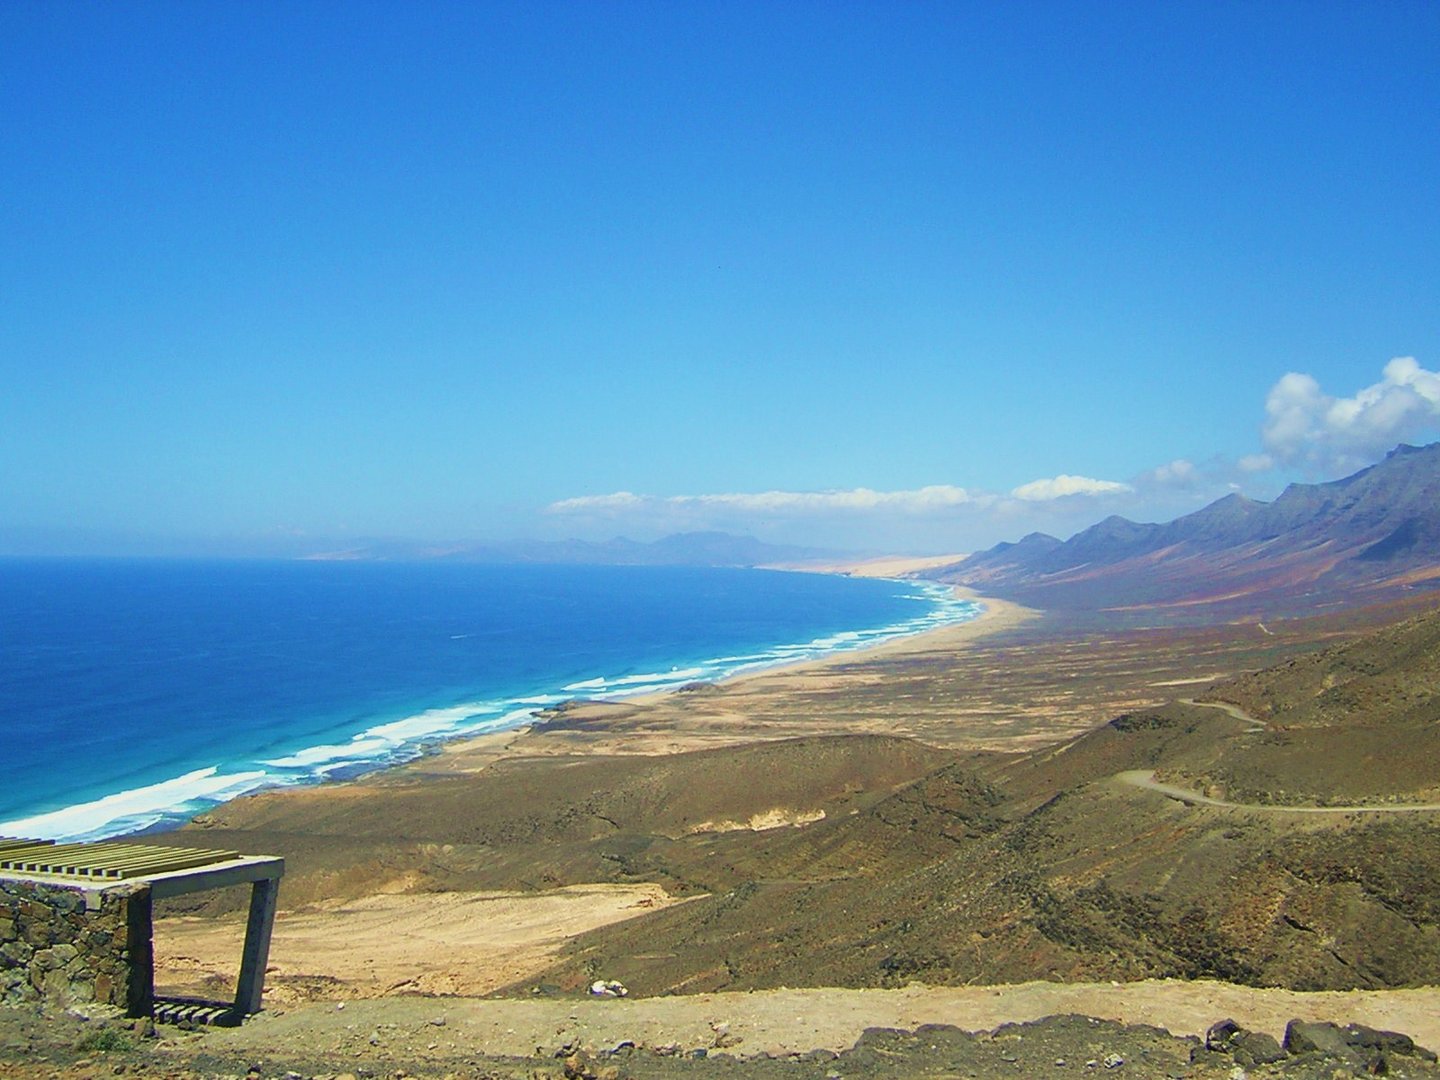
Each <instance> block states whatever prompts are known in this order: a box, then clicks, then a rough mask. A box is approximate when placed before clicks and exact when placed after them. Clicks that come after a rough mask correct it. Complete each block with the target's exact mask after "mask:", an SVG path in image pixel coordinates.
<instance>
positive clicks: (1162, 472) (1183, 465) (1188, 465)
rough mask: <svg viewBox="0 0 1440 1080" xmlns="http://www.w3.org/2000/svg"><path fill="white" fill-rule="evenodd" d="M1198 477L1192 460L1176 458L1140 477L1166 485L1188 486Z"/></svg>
mask: <svg viewBox="0 0 1440 1080" xmlns="http://www.w3.org/2000/svg"><path fill="white" fill-rule="evenodd" d="M1199 477H1200V471H1199V470H1198V469H1196V468H1195V465H1194V464H1193V463H1192V462H1189V461H1186V460H1185V459H1184V458H1176V459H1175V460H1174V461H1172V462H1170V463H1169V464H1168V465H1161V466H1159V467H1158V468H1154V469H1151V470H1150V471H1149V472H1148V473H1145V474H1144V475H1143V476H1142V477H1141V479H1142V480H1144V481H1147V482H1149V483H1152V484H1161V485H1163V486H1166V487H1188V486H1189V485H1191V484H1193V483H1195V481H1196V480H1197V479H1199ZM1137 482H1138V481H1137Z"/></svg>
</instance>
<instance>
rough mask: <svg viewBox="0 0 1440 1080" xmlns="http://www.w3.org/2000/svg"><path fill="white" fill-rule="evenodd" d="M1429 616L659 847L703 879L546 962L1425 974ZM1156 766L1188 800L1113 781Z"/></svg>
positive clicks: (1331, 978)
mask: <svg viewBox="0 0 1440 1080" xmlns="http://www.w3.org/2000/svg"><path fill="white" fill-rule="evenodd" d="M1437 638H1440V612H1437V613H1434V614H1431V615H1428V616H1425V617H1422V618H1419V619H1415V620H1411V621H1410V622H1408V623H1406V624H1403V625H1401V626H1399V627H1396V628H1394V629H1392V630H1388V631H1384V632H1382V633H1380V634H1378V635H1372V636H1369V637H1366V638H1363V639H1361V640H1360V641H1359V642H1357V643H1354V644H1352V645H1349V646H1344V647H1340V648H1337V649H1332V650H1327V651H1325V652H1322V653H1319V654H1316V655H1315V656H1313V657H1310V658H1307V659H1304V660H1300V661H1295V662H1292V663H1289V664H1285V665H1282V666H1281V667H1279V668H1277V669H1275V670H1272V671H1267V672H1264V673H1260V674H1258V675H1254V676H1247V677H1244V678H1242V679H1239V680H1235V681H1232V682H1226V683H1222V684H1219V685H1217V686H1215V687H1214V688H1212V689H1211V691H1210V694H1209V697H1210V699H1211V700H1210V701H1208V702H1190V701H1186V700H1177V701H1173V702H1171V703H1170V704H1168V705H1164V706H1160V707H1156V708H1153V709H1145V710H1141V711H1138V712H1134V713H1130V714H1127V715H1123V716H1120V717H1117V718H1115V719H1114V720H1112V721H1111V722H1110V723H1109V724H1107V725H1105V726H1103V727H1101V728H1099V729H1097V730H1094V731H1092V732H1089V733H1087V734H1085V735H1083V736H1081V737H1079V738H1077V739H1074V740H1072V741H1070V742H1068V743H1065V744H1062V745H1061V746H1059V747H1055V748H1048V749H1043V750H1038V751H1033V752H1030V753H1027V754H1023V755H1018V756H1008V755H994V756H974V757H966V758H961V759H959V760H957V761H955V762H953V763H951V764H949V765H947V766H944V767H942V768H940V769H938V770H937V771H934V772H932V773H930V774H929V775H927V776H925V777H924V778H922V779H920V780H918V781H916V782H914V783H911V784H909V785H906V786H904V787H903V788H901V789H900V790H898V791H896V792H895V793H894V794H892V795H890V796H888V797H887V798H885V799H882V800H880V801H879V802H877V803H875V804H874V805H871V806H855V807H852V809H853V812H852V813H847V814H845V815H843V816H835V817H828V818H827V819H825V820H823V821H819V822H816V823H814V824H811V825H807V826H806V827H805V828H803V829H798V830H783V831H781V832H777V833H766V834H759V835H757V834H753V833H729V834H724V835H714V836H708V837H704V838H700V837H696V838H694V839H693V840H692V841H691V842H690V843H687V844H679V845H669V846H667V848H666V850H665V854H664V859H665V864H666V869H667V873H668V874H669V875H670V876H671V879H672V880H685V881H688V882H689V883H690V884H691V886H692V887H704V888H707V889H708V890H710V891H711V893H712V894H711V895H710V896H709V897H707V898H704V899H697V900H695V901H692V902H691V903H688V904H684V905H680V906H677V907H673V908H670V909H667V910H665V911H662V912H658V913H656V914H655V915H652V916H649V917H647V918H644V919H641V920H635V921H632V922H629V923H621V924H618V925H615V926H611V927H608V928H605V929H602V930H598V931H595V932H593V933H591V934H589V935H586V936H585V937H583V938H582V939H580V941H579V942H578V943H577V945H576V946H575V947H574V948H573V949H572V951H571V955H570V956H569V957H568V958H567V959H566V960H565V961H564V962H563V963H562V964H560V965H559V966H557V967H556V968H555V969H554V970H553V971H552V973H551V975H550V978H552V979H553V980H555V981H557V982H559V983H561V984H568V983H575V982H579V981H580V980H583V979H584V978H585V977H587V976H588V975H589V974H590V973H592V972H596V971H603V972H606V973H609V976H610V977H615V978H620V979H622V980H624V981H625V982H626V983H627V984H628V985H630V986H632V987H636V988H638V989H640V990H642V991H643V992H649V993H656V992H663V991H699V990H712V989H720V988H744V987H771V986H780V985H791V986H794V985H848V986H903V985H905V984H906V983H908V982H910V981H911V980H919V981H922V982H926V983H931V984H939V983H951V984H958V983H968V982H972V981H978V982H1004V981H1020V980H1025V979H1034V978H1048V979H1058V980H1062V981H1071V980H1087V979H1119V980H1132V979H1139V978H1149V977H1176V976H1178V977H1186V978H1200V977H1209V978H1217V979H1224V980H1228V981H1233V982H1240V983H1248V984H1252V985H1260V986H1290V987H1295V988H1299V989H1320V988H1336V987H1381V986H1404V985H1422V984H1433V983H1435V982H1437V981H1440V898H1437V897H1436V895H1435V891H1434V888H1433V882H1434V881H1436V880H1440V806H1437V804H1436V803H1434V802H1428V803H1427V800H1433V799H1434V798H1435V797H1436V794H1437V791H1440V752H1437V751H1440V743H1437V742H1436V735H1435V732H1436V730H1437V728H1440V720H1437V717H1436V712H1435V710H1436V708H1437V707H1440V694H1437V690H1436V685H1435V663H1436V660H1435V657H1436V655H1437V654H1436V650H1435V642H1436V640H1437ZM1317 692H1318V696H1317ZM1381 701H1383V702H1387V703H1388V706H1387V707H1386V708H1383V709H1378V710H1376V709H1371V708H1369V706H1370V705H1371V704H1374V703H1376V702H1381ZM1246 706H1249V707H1251V708H1254V709H1255V710H1256V712H1257V714H1258V715H1257V716H1255V717H1250V716H1248V715H1247V713H1246ZM1155 772H1158V773H1159V781H1160V782H1169V783H1171V784H1172V785H1176V786H1183V787H1184V790H1185V791H1193V792H1194V793H1195V795H1197V796H1200V797H1201V798H1199V799H1182V798H1176V797H1173V796H1171V797H1167V795H1166V794H1165V793H1164V792H1163V791H1161V790H1156V789H1154V788H1147V787H1145V786H1139V785H1137V784H1136V783H1134V781H1135V780H1136V778H1137V777H1138V778H1140V779H1142V780H1144V779H1145V778H1147V777H1149V776H1150V775H1151V774H1152V773H1155ZM1277 793H1279V794H1278V796H1277ZM1206 797H1208V798H1209V799H1211V800H1212V801H1211V802H1208V803H1207V802H1205V801H1202V799H1204V798H1206ZM1277 802H1284V803H1287V804H1288V806H1280V805H1275V804H1276V803H1277ZM1399 803H1408V804H1409V805H1410V806H1411V807H1412V809H1409V810H1399V811H1396V810H1393V809H1392V810H1383V809H1379V808H1380V807H1386V806H1389V807H1392V808H1393V807H1395V806H1396V805H1397V804H1399ZM1233 804H1242V805H1233ZM1422 805H1427V806H1429V807H1430V809H1418V807H1419V806H1422ZM1327 806H1328V807H1330V808H1331V809H1330V810H1329V811H1325V810H1321V812H1315V811H1316V809H1317V808H1323V807H1327ZM1356 806H1360V807H1366V808H1374V809H1361V810H1356V809H1354V807H1356ZM1291 807H1304V808H1305V809H1303V810H1302V809H1292V808H1291ZM644 862H645V860H644V859H643V858H641V859H639V860H637V862H635V863H634V864H632V865H631V867H630V870H631V872H632V873H637V874H642V875H643V874H645V873H647V870H646V868H645V867H644V865H643V864H644Z"/></svg>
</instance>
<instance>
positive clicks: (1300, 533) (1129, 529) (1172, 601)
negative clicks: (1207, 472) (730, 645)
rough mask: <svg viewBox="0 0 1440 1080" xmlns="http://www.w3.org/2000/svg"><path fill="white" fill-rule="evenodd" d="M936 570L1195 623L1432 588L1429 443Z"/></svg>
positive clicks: (1043, 602)
mask: <svg viewBox="0 0 1440 1080" xmlns="http://www.w3.org/2000/svg"><path fill="white" fill-rule="evenodd" d="M935 576H938V577H939V578H940V579H941V580H944V581H950V582H953V583H955V584H959V585H965V586H968V587H970V588H973V589H976V590H978V591H980V592H982V593H989V594H991V595H994V596H1000V597H1004V598H1006V599H1013V600H1018V601H1019V602H1021V603H1026V604H1030V605H1032V606H1034V607H1039V608H1045V609H1050V610H1066V609H1071V610H1078V609H1086V610H1107V611H1110V612H1123V611H1126V610H1135V609H1141V608H1146V609H1153V608H1161V609H1169V610H1170V612H1171V613H1172V614H1177V615H1181V614H1183V613H1184V612H1185V611H1186V610H1187V609H1203V611H1202V612H1200V613H1201V614H1203V616H1204V617H1205V618H1212V617H1215V616H1216V615H1217V614H1227V613H1234V614H1239V613H1240V612H1242V611H1243V612H1247V613H1249V612H1259V613H1263V612H1264V611H1265V610H1267V609H1274V608H1284V609H1296V610H1313V609H1319V608H1323V607H1326V606H1329V605H1331V604H1337V603H1342V602H1349V601H1352V600H1357V599H1382V598H1384V597H1385V596H1386V595H1390V594H1394V593H1396V592H1398V591H1400V590H1404V589H1414V588H1430V587H1436V586H1437V585H1440V443H1434V444H1431V445H1429V446H1423V447H1416V446H1403V445H1402V446H1399V447H1397V448H1396V449H1395V450H1392V451H1391V452H1390V453H1389V454H1387V455H1386V457H1385V459H1384V460H1383V461H1380V462H1378V463H1377V464H1375V465H1372V466H1370V467H1369V468H1366V469H1362V470H1361V471H1359V472H1357V473H1355V474H1353V475H1351V476H1347V477H1345V478H1344V479H1341V480H1335V481H1332V482H1330V483H1323V484H1292V485H1290V486H1289V487H1288V488H1286V489H1285V491H1284V493H1283V494H1281V495H1280V496H1279V497H1278V498H1277V499H1275V501H1274V502H1268V503H1267V502H1261V501H1258V500H1254V499H1248V498H1245V497H1244V496H1242V495H1238V494H1237V495H1228V496H1226V497H1225V498H1223V499H1220V500H1219V501H1217V502H1214V503H1211V504H1210V505H1209V506H1207V507H1205V508H1204V509H1202V510H1198V511H1196V512H1195V513H1193V514H1187V515H1185V516H1184V517H1180V518H1176V519H1175V520H1174V521H1170V522H1167V523H1164V524H1153V523H1140V522H1134V521H1129V520H1127V519H1126V518H1123V517H1118V516H1116V517H1109V518H1106V519H1105V520H1104V521H1101V522H1099V523H1098V524H1096V525H1093V526H1091V527H1090V528H1088V529H1085V530H1084V531H1083V532H1080V533H1077V534H1076V535H1075V536H1073V537H1071V538H1070V539H1069V540H1065V541H1061V540H1059V539H1057V538H1056V537H1053V536H1048V535H1046V534H1044V533H1032V534H1030V535H1029V536H1026V537H1025V538H1024V539H1022V540H1020V541H1019V542H1017V543H1005V544H998V545H996V546H995V547H993V548H990V549H988V550H986V551H982V552H979V553H977V554H975V555H972V556H970V557H969V558H967V559H965V560H964V561H963V562H960V563H958V564H955V565H953V566H951V567H947V568H944V569H942V570H941V571H940V572H939V573H938V574H937V575H935Z"/></svg>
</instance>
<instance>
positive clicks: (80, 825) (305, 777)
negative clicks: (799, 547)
mask: <svg viewBox="0 0 1440 1080" xmlns="http://www.w3.org/2000/svg"><path fill="white" fill-rule="evenodd" d="M931 561H933V560H918V565H920V566H923V565H927V564H928V563H929V562H931ZM946 561H948V557H947V559H946ZM873 562H874V561H873V560H866V561H865V563H866V564H867V565H869V564H872V563H873ZM885 565H887V566H888V567H893V568H895V570H896V572H900V571H902V570H904V569H908V568H910V567H911V566H914V565H917V564H916V562H914V561H909V560H902V561H898V562H897V561H896V560H889V561H888V562H887V563H886V564H885ZM755 569H757V570H767V569H773V570H780V569H781V568H779V567H775V568H771V567H756V568H755ZM785 569H787V570H788V569H790V568H785ZM854 569H856V568H855V567H854V566H851V565H849V564H845V565H838V564H837V565H836V566H834V567H827V568H826V570H825V573H826V574H827V576H858V577H876V576H878V575H877V574H874V573H872V572H869V571H866V570H863V569H862V570H861V571H860V572H857V573H854V574H851V573H850V571H852V570H854ZM792 572H793V571H792ZM897 580H898V579H897ZM907 584H910V585H918V586H919V587H924V588H928V589H931V590H936V589H938V586H936V585H935V584H934V583H923V582H921V583H914V582H907ZM917 595H918V594H917ZM944 603H945V602H944V601H941V603H940V605H939V606H937V605H936V604H935V603H933V602H932V603H928V604H926V605H925V609H926V612H927V615H928V616H930V617H932V619H933V618H934V617H937V616H938V617H939V618H940V619H944V618H945V617H946V614H945V611H944ZM926 621H927V618H926V616H921V617H919V618H916V619H913V620H912V619H909V618H906V617H903V616H902V617H901V618H900V620H899V621H895V622H890V623H885V624H880V625H876V626H872V627H863V624H862V629H859V630H851V629H843V630H837V631H831V632H829V635H828V636H822V637H816V638H814V639H811V640H807V639H805V638H800V637H797V638H795V639H788V640H783V641H781V642H780V643H779V644H776V645H773V646H764V647H761V648H759V649H757V650H756V654H755V655H754V656H753V657H752V656H746V655H735V656H728V655H725V654H724V652H723V650H724V649H725V646H724V645H718V646H717V647H716V648H717V651H716V652H715V653H714V654H713V656H714V657H715V659H707V660H703V661H695V660H691V659H689V658H687V657H685V656H683V655H681V656H679V657H677V658H676V659H675V660H674V661H673V663H674V665H675V666H673V667H667V666H665V665H664V663H662V664H660V665H657V666H653V667H650V668H638V669H634V668H632V669H631V672H633V671H636V670H640V671H645V672H646V674H643V675H640V674H632V673H630V672H625V670H624V669H623V668H622V669H621V671H622V674H621V675H619V676H613V675H611V676H610V678H609V683H608V685H607V681H606V679H604V678H591V677H584V678H582V679H581V680H580V681H577V682H571V683H569V684H566V685H563V686H562V685H560V683H561V682H562V681H563V680H556V681H555V683H554V684H551V685H545V684H536V685H535V686H534V687H532V688H531V689H529V690H526V691H523V692H520V693H519V694H517V696H514V697H507V698H492V699H485V700H476V701H475V702H474V703H473V704H469V705H439V706H437V705H433V704H428V703H417V705H416V706H415V709H416V711H414V712H410V713H405V714H403V715H401V714H397V715H396V716H395V717H382V718H381V719H379V720H378V721H371V722H370V726H369V727H366V728H365V729H364V730H361V731H359V732H358V733H355V734H350V733H348V732H347V733H340V734H336V735H333V736H330V737H329V738H325V737H323V736H322V737H321V738H320V740H319V741H318V742H316V743H315V744H314V745H304V746H301V747H300V748H299V749H292V750H289V751H279V752H272V753H270V754H268V755H267V754H264V753H260V752H256V753H255V754H254V755H253V757H245V756H242V757H234V758H227V759H225V760H220V759H218V758H211V759H210V761H209V762H208V763H207V762H205V761H204V760H203V759H202V761H201V762H200V763H199V764H197V765H196V766H195V767H194V768H192V769H190V770H189V771H186V772H185V773H184V774H183V775H175V776H169V777H163V778H162V779H159V780H155V781H152V782H149V783H142V784H139V785H137V786H135V787H131V788H126V789H125V790H122V791H114V792H110V793H107V794H103V795H99V796H97V797H94V798H89V799H82V800H79V801H76V802H73V803H69V804H67V805H64V806H60V807H56V808H55V809H51V810H43V811H39V812H30V813H26V812H24V811H23V810H22V811H21V812H20V813H19V814H16V815H12V816H11V818H10V819H9V820H7V823H6V826H5V828H4V831H6V832H7V833H10V832H13V833H15V834H17V835H34V836H44V837H50V838H54V839H61V840H66V841H76V840H99V839H110V838H114V837H119V836H126V835H138V834H154V833H160V832H166V831H170V830H174V829H177V828H181V827H183V826H184V824H185V823H186V822H187V821H188V820H190V819H191V818H192V817H193V816H195V815H196V814H201V813H206V812H209V811H211V810H213V809H214V808H216V807H218V806H222V805H225V804H226V803H228V802H230V801H233V800H234V799H237V798H244V797H246V796H249V795H254V794H258V793H261V792H269V791H277V790H293V789H298V788H309V787H315V786H328V785H331V784H335V783H347V782H353V781H354V780H357V779H360V778H363V777H369V776H374V775H378V774H383V773H385V772H388V771H390V770H393V769H403V768H404V767H406V766H407V765H410V764H413V763H415V762H418V761H423V760H425V759H427V758H430V757H433V756H435V755H437V754H443V753H445V751H446V750H447V748H449V747H451V746H453V745H464V744H466V743H468V742H469V741H470V740H475V739H480V740H486V739H489V738H491V737H492V736H500V737H505V736H508V735H510V734H512V733H515V732H518V731H523V730H525V729H526V728H528V727H530V726H531V725H532V723H533V718H534V717H535V716H536V714H538V713H543V712H544V711H545V710H547V709H551V708H554V707H556V706H562V705H565V704H567V703H569V702H573V701H585V702H594V703H610V702H620V701H624V702H634V703H640V702H648V701H651V700H654V699H656V698H659V697H664V696H666V695H668V694H671V693H674V692H676V691H677V690H679V689H680V688H682V687H683V686H685V685H686V683H687V682H692V681H695V680H709V681H710V682H712V683H716V684H718V683H720V682H725V683H728V682H730V681H731V680H733V679H743V678H750V677H755V676H762V675H765V674H767V673H770V672H773V671H777V670H782V669H786V668H790V667H793V666H800V665H808V664H817V663H822V664H823V663H827V662H829V661H831V660H832V659H833V660H841V659H844V658H848V657H855V656H859V655H861V654H865V653H868V652H870V651H871V650H873V649H874V648H876V647H883V646H886V645H889V644H892V643H895V642H901V641H906V640H909V639H912V638H915V637H917V636H920V635H921V634H923V633H928V632H930V630H931V629H934V627H926V626H924V625H923V624H924V623H925V622H926ZM911 623H914V624H917V625H918V626H919V629H911V628H910V624H911ZM941 628H943V626H942V627H941ZM871 638H874V639H875V640H873V641H872V640H870V639H871ZM731 650H732V651H734V652H737V653H739V652H743V651H744V650H743V647H742V648H740V649H735V648H734V647H733V646H731ZM807 653H809V654H811V655H804V654H807ZM814 654H820V655H814ZM699 655H701V656H707V655H712V654H705V653H700V654H699ZM603 663H604V662H603V661H602V662H601V664H602V665H603ZM727 668H728V669H729V670H726V669H727ZM600 670H602V671H604V670H605V669H604V667H603V666H601V668H600ZM607 674H608V672H607ZM647 684H648V685H647ZM477 696H478V692H477ZM352 730H353V729H352Z"/></svg>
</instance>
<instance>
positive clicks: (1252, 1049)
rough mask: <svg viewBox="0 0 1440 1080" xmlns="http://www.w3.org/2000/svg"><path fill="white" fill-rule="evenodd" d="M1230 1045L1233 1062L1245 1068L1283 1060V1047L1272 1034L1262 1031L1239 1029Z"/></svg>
mask: <svg viewBox="0 0 1440 1080" xmlns="http://www.w3.org/2000/svg"><path fill="white" fill-rule="evenodd" d="M1231 1045H1232V1048H1233V1051H1234V1054H1235V1064H1237V1065H1240V1066H1242V1067H1243V1068H1246V1069H1253V1068H1254V1067H1255V1066H1257V1065H1273V1064H1274V1063H1275V1062H1277V1061H1283V1060H1285V1050H1284V1048H1283V1047H1282V1046H1281V1045H1280V1044H1279V1043H1278V1042H1276V1041H1275V1037H1274V1036H1273V1035H1266V1034H1265V1033H1264V1032H1263V1031H1241V1032H1240V1033H1239V1035H1238V1036H1237V1037H1236V1038H1235V1039H1234V1041H1233V1043H1232V1044H1231Z"/></svg>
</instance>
